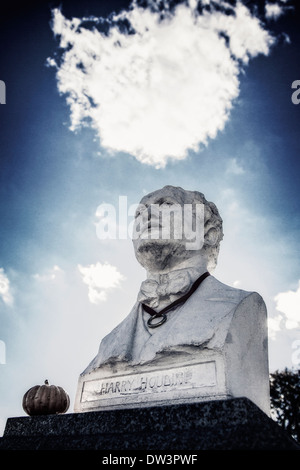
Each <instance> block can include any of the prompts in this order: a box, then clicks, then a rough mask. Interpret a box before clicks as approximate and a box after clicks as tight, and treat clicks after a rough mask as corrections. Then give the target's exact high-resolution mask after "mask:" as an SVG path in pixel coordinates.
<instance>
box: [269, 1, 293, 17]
mask: <svg viewBox="0 0 300 470" xmlns="http://www.w3.org/2000/svg"><path fill="white" fill-rule="evenodd" d="M288 1H289V0H283V1H281V2H280V3H269V2H267V3H266V5H265V11H266V18H267V19H271V20H277V19H278V18H279V17H280V16H282V15H284V14H285V12H286V10H287V9H291V8H293V7H291V6H287V5H285V4H286V3H288Z"/></svg>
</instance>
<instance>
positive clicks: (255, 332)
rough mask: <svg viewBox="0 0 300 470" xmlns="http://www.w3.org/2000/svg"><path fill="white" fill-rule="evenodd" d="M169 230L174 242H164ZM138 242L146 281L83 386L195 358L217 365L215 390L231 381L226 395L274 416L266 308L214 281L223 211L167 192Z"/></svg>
mask: <svg viewBox="0 0 300 470" xmlns="http://www.w3.org/2000/svg"><path fill="white" fill-rule="evenodd" d="M196 207H198V208H199V211H198V212H197V210H196ZM191 208H193V218H191V217H190V216H189V215H191V212H189V210H191ZM172 209H174V211H173V212H174V216H172V215H171V216H170V214H172ZM164 211H165V212H164ZM165 213H166V214H167V216H166V217H164V214H165ZM164 223H168V224H169V227H167V228H168V230H169V229H170V232H169V236H168V237H164V236H162V229H163V228H166V227H163V225H164ZM168 230H167V231H165V232H164V234H166V233H167V234H168ZM134 234H135V236H134V240H133V244H134V250H135V254H136V258H137V260H138V261H139V263H140V264H141V265H142V266H143V267H144V268H145V269H146V272H147V279H146V280H145V281H144V282H142V285H141V287H140V291H139V293H138V296H137V302H136V304H135V305H134V306H133V309H132V310H131V312H130V313H129V315H128V316H127V317H126V318H125V319H124V320H123V321H122V322H121V323H120V324H119V325H118V326H117V327H116V328H115V329H114V330H113V331H112V332H111V333H109V334H108V335H107V336H106V337H105V338H104V339H103V340H102V341H101V344H100V348H99V352H98V355H97V356H96V357H95V359H94V360H93V361H92V362H91V363H90V365H89V366H88V367H87V369H86V370H85V371H84V372H83V374H82V378H81V382H82V380H83V379H84V377H85V378H86V377H88V376H89V374H93V373H94V374H95V371H101V370H102V369H103V370H105V368H106V369H107V367H111V368H112V369H113V370H114V371H116V370H117V369H118V365H120V368H121V369H124V367H125V366H124V365H126V367H127V369H128V367H129V368H132V370H139V371H140V370H143V369H142V368H143V367H144V366H147V365H149V364H150V365H152V364H155V363H156V362H157V361H158V362H157V363H159V361H160V360H161V358H164V360H165V361H167V359H166V358H168V357H169V358H171V359H170V360H171V362H172V364H173V365H174V363H175V364H176V361H178V363H180V361H181V362H182V359H181V358H185V361H186V358H188V357H191V358H192V359H193V361H194V363H195V361H196V362H197V361H198V362H199V361H200V362H201V364H202V363H203V361H206V363H207V361H215V364H216V366H214V367H216V370H217V372H216V379H215V382H216V387H219V389H220V387H221V385H220V384H221V382H222V383H223V381H224V387H223V385H222V387H223V388H224V390H226V392H224V390H223V392H222V393H223V395H226V396H228V397H229V396H248V397H249V398H250V399H252V400H253V401H254V402H256V403H257V404H258V406H260V407H261V408H262V409H263V410H264V411H266V412H267V411H268V407H269V403H268V401H269V395H268V394H269V388H268V387H269V382H268V351H267V329H266V307H265V304H264V301H263V299H262V298H261V296H260V295H259V294H257V293H255V292H246V291H244V290H240V289H235V288H232V287H229V286H227V285H225V284H223V283H221V282H219V281H218V280H217V279H216V278H214V277H213V276H212V275H211V274H210V273H211V272H212V271H213V269H214V267H215V265H216V263H217V257H218V253H219V246H220V242H221V240H222V238H223V230H222V219H221V217H220V215H219V212H218V210H217V208H216V206H215V205H214V204H213V203H211V202H208V201H207V200H206V199H205V197H204V195H203V194H201V193H199V192H196V191H186V190H184V189H182V188H179V187H173V186H165V187H164V188H162V189H160V190H157V191H154V192H152V193H150V194H148V195H147V196H145V197H143V199H142V200H141V203H140V206H139V208H138V210H137V214H136V222H135V227H134ZM193 236H194V238H195V240H194V242H193ZM197 237H198V239H197ZM198 280H199V282H198ZM197 282H198V284H197ZM195 283H196V284H195ZM191 289H192V291H191ZM191 292H192V293H191ZM189 294H191V295H189ZM170 306H171V308H169V309H168V307H170ZM174 358H175V359H174ZM176 358H177V359H176ZM195 358H197V360H196V359H195ZM185 363H186V362H185ZM221 376H222V377H223V378H220V377H221ZM218 381H219V383H217V382H218ZM222 387H221V388H222ZM219 389H218V390H219ZM199 390H200V386H199ZM211 390H212V388H211ZM216 390H217V388H216ZM199 393H200V392H199ZM218 393H219V392H218ZM218 393H217V392H216V394H217V395H218ZM200 395H201V393H200ZM78 409H79V408H78Z"/></svg>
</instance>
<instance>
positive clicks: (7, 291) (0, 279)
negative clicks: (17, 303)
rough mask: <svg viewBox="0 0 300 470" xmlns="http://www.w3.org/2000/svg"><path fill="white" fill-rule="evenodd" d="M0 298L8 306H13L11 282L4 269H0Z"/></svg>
mask: <svg viewBox="0 0 300 470" xmlns="http://www.w3.org/2000/svg"><path fill="white" fill-rule="evenodd" d="M0 297H1V298H2V300H3V302H4V303H5V304H6V305H9V306H11V305H12V304H13V295H12V293H11V288H10V281H9V279H8V277H7V275H6V274H5V272H4V269H3V268H0Z"/></svg>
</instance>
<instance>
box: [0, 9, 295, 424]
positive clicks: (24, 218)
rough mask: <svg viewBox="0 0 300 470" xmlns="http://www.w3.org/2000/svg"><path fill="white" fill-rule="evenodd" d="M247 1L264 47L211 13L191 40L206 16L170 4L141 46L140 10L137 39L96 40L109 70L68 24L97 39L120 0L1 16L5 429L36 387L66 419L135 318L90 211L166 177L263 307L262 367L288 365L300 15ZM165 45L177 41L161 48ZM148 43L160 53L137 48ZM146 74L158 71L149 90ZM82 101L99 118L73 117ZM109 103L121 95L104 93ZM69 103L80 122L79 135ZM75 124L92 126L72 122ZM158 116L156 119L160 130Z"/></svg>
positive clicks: (110, 245) (124, 277)
mask: <svg viewBox="0 0 300 470" xmlns="http://www.w3.org/2000/svg"><path fill="white" fill-rule="evenodd" d="M83 3H84V5H83ZM207 3H209V2H203V4H207ZM217 3H218V2H217ZM229 3H231V4H232V5H234V4H235V2H229ZM254 3H255V4H256V5H258V9H257V10H256V14H255V15H254V10H252V14H253V16H252V17H251V18H252V19H253V18H259V19H260V21H262V23H260V29H259V32H260V34H261V36H260V37H261V42H260V43H256V40H257V38H258V36H259V35H258V30H257V31H256V34H255V36H254V37H253V40H252V41H251V42H250V43H249V44H245V41H244V38H243V37H242V30H243V29H244V28H245V23H243V24H241V23H238V21H236V23H234V24H233V25H232V24H231V23H230V24H229V23H228V18H231V17H232V15H226V17H225V16H224V15H223V17H222V16H220V15H219V16H217V12H218V11H219V12H220V11H221V12H222V10H220V9H219V10H217V9H216V10H214V11H212V12H211V16H209V17H207V18H206V19H205V21H206V24H205V26H206V30H205V31H206V32H207V33H206V34H204V35H203V28H202V26H201V25H200V23H199V22H200V19H199V18H200V17H198V19H197V21H198V23H197V24H198V30H196V29H195V31H194V30H192V28H189V27H187V26H188V25H189V23H188V22H189V21H190V20H189V18H190V17H189V16H188V15H189V14H191V11H192V9H193V8H194V6H195V4H196V2H189V3H186V4H184V5H181V10H180V9H178V10H173V13H172V14H171V17H170V18H171V19H170V18H169V20H168V21H166V20H164V21H162V23H161V27H160V28H158V27H157V22H156V20H155V18H156V17H155V14H154V12H153V11H152V13H151V12H150V10H149V8H148V9H146V10H147V11H148V17H147V21H148V23H147V24H148V26H149V25H150V27H149V31H150V33H151V34H152V35H151V36H150V39H151V41H152V42H151V41H148V40H147V37H146V36H145V34H146V33H145V30H143V28H144V27H145V25H146V20H145V17H144V16H141V15H140V16H139V15H137V16H136V17H135V21H136V29H138V28H141V29H140V41H139V42H134V41H135V38H134V37H132V38H130V37H129V38H128V35H127V34H126V33H124V31H123V32H122V33H118V32H117V30H115V34H116V39H118V37H117V34H119V35H121V34H123V36H120V37H119V39H120V38H121V39H120V41H121V46H118V47H116V46H115V45H114V44H111V43H109V41H107V40H106V39H105V38H104V39H103V38H102V45H101V47H102V51H103V57H106V60H107V62H106V66H105V68H103V69H101V66H102V65H101V60H100V59H101V57H102V56H101V54H100V53H99V57H100V59H99V58H95V59H93V60H92V61H91V62H86V63H84V60H87V61H90V60H91V55H88V56H86V55H85V52H86V49H85V48H89V47H90V44H94V43H95V44H96V45H95V46H94V45H93V47H96V49H97V47H98V43H97V41H98V36H97V35H95V36H89V41H88V46H86V45H85V43H84V44H82V43H81V42H80V40H81V38H82V37H83V34H82V35H81V36H80V37H79V36H78V32H77V33H76V28H74V27H73V29H72V28H71V26H70V24H71V23H70V21H71V20H72V19H73V18H78V21H79V23H80V22H81V21H82V18H83V17H85V18H87V17H89V21H90V23H89V24H88V23H87V22H85V23H84V24H83V23H82V22H81V23H80V24H81V26H82V28H83V30H84V31H89V32H91V31H92V28H93V27H95V25H96V24H97V27H98V29H99V28H100V29H101V27H103V25H106V27H107V24H108V23H107V21H106V23H105V22H104V21H102V22H101V23H100V22H99V21H98V22H96V20H95V18H91V16H93V17H102V18H104V19H107V17H108V15H110V14H112V12H115V16H114V17H113V16H110V27H111V28H113V25H114V24H115V23H116V22H117V20H116V15H117V14H118V13H119V12H120V11H122V10H123V9H125V10H124V11H125V12H127V13H123V19H124V15H125V17H126V18H127V19H128V18H129V16H128V11H129V10H128V7H129V4H130V2H128V1H122V2H121V1H109V2H108V1H105V0H103V1H102V0H99V1H88V2H74V1H65V2H64V1H63V0H62V2H60V4H61V12H60V13H57V16H56V21H57V23H56V25H55V24H54V23H53V13H52V12H51V10H53V9H54V8H56V7H58V6H59V4H58V3H56V2H52V3H47V2H31V3H29V4H27V3H26V6H23V7H21V9H20V10H19V11H14V10H13V9H12V8H11V9H9V7H7V10H6V11H5V12H3V14H2V18H1V20H0V21H1V26H0V51H1V52H0V57H1V61H0V80H3V81H4V82H5V84H6V104H5V105H0V178H1V185H0V194H1V205H0V217H1V219H0V220H1V225H0V237H1V245H0V247H1V248H0V341H1V342H0V345H1V347H0V354H1V355H0V426H1V427H2V428H3V426H4V424H5V420H6V418H7V417H8V416H18V415H23V414H24V412H23V410H22V406H21V403H22V396H23V394H24V393H25V392H26V390H27V389H28V388H30V387H31V386H33V385H35V384H37V383H43V381H44V380H45V379H46V378H47V379H48V380H49V382H50V383H55V384H58V385H61V386H63V387H64V388H65V389H66V390H67V392H68V393H69V394H70V397H71V407H70V411H72V406H73V400H74V395H75V391H76V384H77V379H78V376H79V374H80V373H81V372H82V370H83V369H84V368H85V367H86V366H87V364H88V363H89V362H90V360H91V359H92V358H93V357H94V356H95V354H96V353H97V349H98V346H99V343H100V340H101V338H102V337H103V336H104V335H105V334H107V333H108V332H109V331H110V330H111V329H112V328H113V327H114V326H115V325H116V324H117V323H119V321H120V320H121V319H123V318H124V317H125V316H126V315H127V314H128V313H129V311H130V309H131V307H132V305H133V304H134V302H135V300H136V296H137V293H138V290H139V286H140V283H141V282H142V280H143V279H144V277H145V272H144V271H143V269H142V268H141V267H140V266H139V265H138V263H137V262H136V260H135V257H134V253H133V249H132V246H131V245H132V243H131V240H130V239H127V240H99V238H98V237H97V232H96V226H97V222H99V220H98V219H97V208H98V206H99V205H101V204H102V203H103V202H105V203H110V204H113V205H115V207H116V208H118V200H119V196H127V198H128V206H130V205H131V204H134V203H137V202H139V200H140V199H141V197H142V196H143V195H144V194H145V193H147V192H150V191H153V190H155V189H158V188H160V187H162V186H164V185H166V184H171V185H175V186H181V187H183V188H185V189H188V190H198V191H201V192H203V193H204V194H205V196H206V198H207V199H208V200H211V201H213V202H215V203H216V205H217V207H218V208H219V211H220V213H221V216H222V218H223V220H224V240H223V242H222V243H221V250H220V256H219V262H218V266H217V268H216V271H215V273H214V274H215V276H216V277H217V278H218V279H219V280H221V281H222V282H224V283H226V284H229V285H232V286H236V287H239V288H242V289H245V290H251V291H257V292H259V293H260V294H261V295H262V296H263V298H264V300H265V302H266V304H267V308H268V314H269V319H270V330H269V336H270V338H269V361H270V370H271V371H273V370H275V369H282V368H284V367H286V366H287V367H299V362H300V359H299V356H300V354H298V351H299V349H300V331H299V324H300V311H299V310H300V309H299V302H300V288H299V280H300V272H299V254H300V253H299V239H300V237H299V235H300V212H299V183H300V181H299V175H300V162H299V154H300V152H299V150H300V148H299V147H300V141H299V118H300V105H295V104H293V103H292V100H291V96H292V93H293V91H294V90H293V89H292V88H291V86H292V83H293V82H294V81H295V80H300V61H299V42H300V40H299V34H300V33H299V6H298V5H296V2H295V3H293V2H292V1H278V2H271V1H270V2H250V6H251V8H252V7H253V6H254ZM266 3H267V4H268V5H269V10H268V14H267V15H266V13H267V10H266V9H265V4H266ZM167 4H168V2H167V1H166V2H165V6H166V5H167ZM252 4H253V5H252ZM248 6H249V2H248ZM228 8H229V6H228ZM231 8H233V7H231ZM146 10H145V11H146ZM204 10H205V9H204ZM204 10H203V11H204ZM133 11H135V10H133ZM136 11H137V10H136ZM206 11H208V10H206ZM279 13H281V15H279ZM59 15H60V16H59ZM172 15H173V16H172ZM185 15H186V16H185ZM276 16H278V17H276ZM184 18H185V19H186V21H187V25H184ZM217 18H218V21H220V24H221V26H222V28H223V29H224V31H225V30H226V34H227V40H229V41H230V40H231V49H230V54H229V53H228V48H226V42H225V40H223V42H221V43H220V42H219V40H217V36H216V35H212V36H211V38H210V37H209V32H211V31H212V30H214V31H215V29H216V27H217V26H215V23H214V22H215V21H217ZM235 18H238V15H236V16H235ZM130 19H131V20H132V21H133V19H132V17H130ZM202 19H203V13H202V18H201V20H202ZM68 21H69V23H68ZM241 21H242V19H241ZM243 21H245V18H244V20H243ZM149 22H150V23H149ZM218 24H219V23H218ZM249 24H252V22H251V19H250V17H249ZM101 25H102V26H101ZM241 26H242V28H241ZM169 27H173V29H174V30H173V32H171V30H170V29H168V28H169ZM218 27H219V26H218ZM253 27H254V23H253ZM256 27H258V26H257V24H256ZM55 28H56V32H58V33H59V34H58V35H57V36H56V37H54V34H53V29H54V30H55ZM151 28H152V29H151ZM213 28H215V29H213ZM71 33H72V36H71V39H70V40H71V41H73V42H72V44H73V46H72V47H73V49H72V47H70V46H69V48H68V50H69V51H70V50H71V52H72V50H73V52H74V56H73V58H72V57H70V56H69V58H67V56H66V55H65V56H64V55H63V54H64V53H65V52H66V49H64V48H63V47H61V48H60V47H59V44H60V39H61V38H62V36H63V35H64V34H65V35H67V34H69V35H70V34H71ZM150 33H149V34H150ZM172 34H174V41H175V38H177V37H178V38H179V40H178V43H177V42H176V41H175V42H172V43H168V37H169V38H170V37H173V36H172ZM197 34H199V35H200V36H201V41H200V39H199V41H198V39H197V38H198V36H197ZM249 34H250V33H248V35H247V37H250V38H251V36H249ZM268 34H269V36H268V37H267V35H268ZM271 35H272V36H271ZM132 36H134V35H132ZM136 36H137V35H136ZM200 36H199V38H200ZM68 37H69V38H70V36H68ZM271 37H273V38H276V41H275V40H274V41H273V44H271V42H272V41H270V40H269V43H268V38H269V39H270V38H271ZM233 38H234V39H233ZM255 38H256V40H255ZM123 40H124V42H122V41H123ZM209 40H210V41H211V42H209ZM126 41H127V42H126ZM130 41H133V42H130ZM234 41H235V42H234ZM99 44H100V43H99ZM148 44H155V45H154V46H153V49H148V48H146V45H148ZM199 44H201V47H200V46H199ZM234 44H235V46H234ZM267 44H268V45H267ZM183 46H184V47H185V49H183ZM242 46H243V47H242ZM254 46H255V47H257V49H255V48H254ZM147 47H148V46H147ZM149 47H150V46H149ZM151 47H152V46H151ZM199 47H200V49H199V53H198V52H197V51H198V48H199ZM219 47H220V50H219ZM99 48H100V45H99ZM251 48H252V49H251ZM132 50H134V54H133V55H132V56H130V54H131V52H130V51H132ZM124 51H125V52H124ZM126 51H127V52H126ZM75 52H76V54H75ZM123 52H124V54H123ZM120 54H121V55H120ZM122 54H123V55H122ZM71 55H72V54H71ZM74 57H75V58H77V63H75V68H72V67H74V62H72V60H73V59H74ZM86 57H88V58H87V59H86ZM199 57H200V59H199ZM176 58H177V59H176ZM71 59H72V60H71ZM123 59H124V64H123V65H122V61H123ZM128 60H129V62H126V61H128ZM80 61H81V62H83V66H82V64H81V65H79V64H80ZM135 61H136V62H135ZM54 62H55V63H54ZM75 62H76V61H75ZM128 64H130V65H131V66H132V68H130V67H129V66H128ZM153 64H155V67H154V65H153ZM166 64H167V65H166ZM168 64H170V65H168ZM84 67H85V75H84V80H85V81H82V74H80V73H79V72H80V71H82V69H83V68H84ZM89 67H90V68H89ZM98 67H100V68H98ZM122 67H123V68H122ZM169 69H170V70H171V72H172V73H170V75H168V73H169ZM99 70H100V72H99V73H98V71H99ZM216 70H219V71H220V73H219V75H216V74H215V73H214V72H215V71H216ZM78 71H79V72H78ZM77 72H78V73H79V75H78V77H77V75H76V73H77ZM146 72H147V73H152V75H151V76H152V79H153V81H152V82H151V83H152V84H153V83H154V85H153V87H152V88H151V95H149V88H147V86H146V85H147V83H148V82H147V79H146V78H145V77H146V75H145V74H146ZM59 73H60V75H59ZM143 74H144V75H143ZM205 74H206V75H205ZM210 74H211V75H210ZM120 77H121V81H120ZM124 77H125V78H124ZM165 77H166V78H165ZM205 77H206V78H205ZM207 77H208V78H209V80H207ZM75 78H76V80H75ZM122 79H124V80H123V82H122ZM201 80H203V83H201ZM204 82H205V83H204ZM208 82H209V83H208ZM157 83H158V84H157ZM186 83H187V84H188V86H187V85H186ZM207 83H208V85H207V86H206V84H207ZM225 84H226V87H225ZM59 86H61V87H64V90H65V92H64V93H59V91H58V88H59ZM85 87H86V88H85ZM203 90H204V91H205V93H204V92H203ZM162 91H163V92H162ZM71 93H73V99H71V101H70V100H69V104H68V103H67V98H68V97H70V96H71ZM74 93H75V95H74ZM114 94H115V95H114ZM87 95H88V96H89V100H90V101H89V102H93V103H96V106H95V107H91V108H90V109H87V108H86V107H84V106H85V104H86V103H85V102H84V101H83V98H84V97H86V96H87ZM111 95H112V96H113V97H115V96H119V99H118V100H116V99H115V98H114V99H111V100H110V99H109V97H110V96H111ZM74 96H75V98H74ZM149 97H150V98H151V99H150V98H149ZM70 103H71V106H74V109H76V112H77V121H78V128H77V129H76V130H75V131H73V130H71V129H70V127H71V126H72V116H71V114H70ZM140 103H142V105H140ZM145 103H146V104H145ZM149 103H150V105H149ZM97 105H99V106H97ZM102 105H103V106H102ZM101 106H102V107H101ZM99 109H101V110H103V114H101V115H100V114H99V113H98V110H99ZM144 110H146V112H144ZM169 110H170V111H169ZM84 113H87V124H88V125H86V126H82V125H81V124H82V123H83V122H84ZM127 113H131V114H127ZM164 113H166V114H164ZM222 113H223V114H222ZM129 115H130V116H131V119H129V117H128V116H129ZM157 116H163V118H162V119H161V121H159V125H157V120H158V117H157ZM170 116H171V118H170V119H169V117H170ZM220 116H221V117H222V116H223V118H222V119H221V118H220ZM144 119H145V121H144ZM74 122H75V118H74V116H73V125H74ZM140 123H141V128H140V127H139V124H140ZM222 126H223V127H222ZM73 127H74V126H73ZM221 127H222V128H221ZM183 130H184V132H183ZM99 136H100V137H99ZM170 136H174V143H175V144H176V145H174V146H172V145H171V144H172V143H173V142H172V141H173V139H172V137H171V138H170ZM141 137H142V138H141ZM205 140H206V143H204V141H205ZM198 143H200V147H198ZM168 152H169V153H168ZM172 152H173V155H172ZM128 220H129V221H130V220H131V219H130V217H129V218H128ZM80 267H81V268H84V269H85V271H84V272H85V273H86V276H85V277H84V275H83V270H82V269H80ZM104 278H106V279H105V281H106V282H104Z"/></svg>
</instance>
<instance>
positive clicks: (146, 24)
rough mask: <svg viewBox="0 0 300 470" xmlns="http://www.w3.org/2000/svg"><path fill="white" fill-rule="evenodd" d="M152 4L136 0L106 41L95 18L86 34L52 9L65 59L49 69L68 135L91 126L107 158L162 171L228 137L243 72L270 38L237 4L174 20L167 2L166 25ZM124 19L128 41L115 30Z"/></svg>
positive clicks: (180, 14) (191, 7)
mask: <svg viewBox="0 0 300 470" xmlns="http://www.w3.org/2000/svg"><path fill="white" fill-rule="evenodd" d="M206 3H207V4H208V3H209V2H206ZM215 3H218V2H215ZM223 4H224V3H223ZM149 5H150V6H151V8H150V7H148V8H141V7H138V5H137V4H136V3H135V2H133V3H132V5H131V8H130V9H129V10H128V11H123V12H121V13H120V14H119V15H115V16H112V17H111V18H110V19H109V20H107V21H108V22H109V24H110V28H109V34H107V35H105V34H104V33H101V32H99V31H98V30H97V25H99V24H101V21H102V23H103V21H104V20H103V19H102V20H101V19H97V18H96V19H95V18H92V19H90V23H91V22H94V25H95V26H94V29H91V28H90V29H88V28H87V27H85V22H84V19H79V18H73V19H72V20H68V19H67V18H65V17H64V15H63V14H62V13H61V11H60V10H59V9H55V10H53V25H52V29H53V32H54V34H55V35H58V36H59V37H60V47H61V48H62V49H64V50H65V51H64V53H63V55H62V58H61V62H60V63H59V64H56V62H55V61H54V60H53V59H49V65H55V66H57V75H56V76H57V81H58V89H59V92H60V93H62V94H66V100H67V103H68V104H69V106H70V113H71V129H72V130H76V129H77V128H78V127H80V126H81V125H84V124H90V125H92V127H93V128H94V129H95V130H96V132H97V134H98V136H99V138H100V142H101V145H102V146H103V147H104V148H106V149H107V150H109V151H110V152H119V151H123V152H127V153H130V154H131V155H133V156H135V157H136V158H137V159H138V160H139V161H140V162H143V163H147V164H151V165H154V166H156V167H163V166H164V165H165V164H166V162H167V161H168V159H169V158H172V159H177V160H180V159H184V158H186V156H187V153H188V150H189V149H192V150H198V148H199V146H200V145H203V144H204V145H205V144H207V142H208V140H209V139H211V138H215V137H216V135H217V133H218V132H219V131H221V130H223V128H224V126H225V124H226V122H227V120H228V118H229V115H230V110H231V108H232V106H233V102H234V100H235V98H237V96H238V94H239V73H240V71H241V66H242V64H247V63H248V61H249V59H250V58H252V57H255V56H257V55H258V54H268V52H269V49H270V47H271V45H272V44H273V43H274V38H273V37H272V36H271V35H270V34H269V33H268V31H266V30H265V28H264V27H263V25H262V24H261V23H260V21H259V20H258V18H256V17H255V16H252V15H251V13H250V11H249V10H248V9H247V8H246V7H245V6H244V5H243V4H242V3H241V2H237V5H236V6H235V7H233V6H230V5H229V4H226V6H227V12H228V10H231V11H232V13H233V14H231V15H228V14H226V13H225V12H223V11H222V9H218V10H216V9H214V8H213V7H212V6H211V9H210V10H208V9H206V10H204V12H203V13H202V14H199V13H197V11H196V5H197V2H196V1H195V0H194V1H190V2H189V3H188V4H180V5H178V6H177V7H176V8H175V9H173V11H172V12H171V11H170V8H169V2H168V1H167V0H166V1H165V2H164V5H165V7H166V9H165V11H164V14H163V15H164V16H163V18H162V13H161V12H158V11H155V5H156V4H155V2H151V1H150V0H149V1H148V6H149ZM220 5H221V2H220ZM124 21H127V24H130V27H131V34H128V33H126V32H124V28H123V31H122V32H121V31H120V29H119V28H118V26H117V23H120V22H123V24H124ZM226 39H227V40H226Z"/></svg>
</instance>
